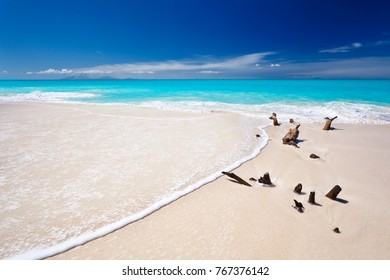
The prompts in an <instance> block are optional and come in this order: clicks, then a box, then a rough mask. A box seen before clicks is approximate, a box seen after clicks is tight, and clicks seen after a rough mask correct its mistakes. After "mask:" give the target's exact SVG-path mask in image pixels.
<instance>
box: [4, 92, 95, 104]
mask: <svg viewBox="0 0 390 280" xmlns="http://www.w3.org/2000/svg"><path fill="white" fill-rule="evenodd" d="M97 96H99V95H98V94H94V93H84V92H64V91H61V92H56V91H45V92H42V91H39V90H35V91H32V92H30V93H27V94H2V95H0V101H41V102H60V101H66V100H69V99H91V98H96V97H97Z"/></svg>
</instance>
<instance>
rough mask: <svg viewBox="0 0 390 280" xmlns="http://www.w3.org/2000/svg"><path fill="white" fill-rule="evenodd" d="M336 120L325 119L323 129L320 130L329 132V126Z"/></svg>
mask: <svg viewBox="0 0 390 280" xmlns="http://www.w3.org/2000/svg"><path fill="white" fill-rule="evenodd" d="M335 119H337V116H336V117H334V118H331V119H329V118H328V117H326V118H325V120H326V122H325V125H324V128H323V129H322V130H330V126H331V125H332V122H333V121H334V120H335Z"/></svg>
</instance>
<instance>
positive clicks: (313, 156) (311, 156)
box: [310, 154, 320, 159]
mask: <svg viewBox="0 0 390 280" xmlns="http://www.w3.org/2000/svg"><path fill="white" fill-rule="evenodd" d="M310 158H314V159H316V158H320V157H319V156H317V155H316V154H311V155H310Z"/></svg>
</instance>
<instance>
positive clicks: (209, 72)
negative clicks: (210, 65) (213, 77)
mask: <svg viewBox="0 0 390 280" xmlns="http://www.w3.org/2000/svg"><path fill="white" fill-rule="evenodd" d="M196 73H199V74H218V73H221V71H214V70H202V71H198V72H196Z"/></svg>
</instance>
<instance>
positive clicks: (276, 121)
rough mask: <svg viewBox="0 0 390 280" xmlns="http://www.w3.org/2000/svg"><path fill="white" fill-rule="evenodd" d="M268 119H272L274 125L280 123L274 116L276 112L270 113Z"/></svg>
mask: <svg viewBox="0 0 390 280" xmlns="http://www.w3.org/2000/svg"><path fill="white" fill-rule="evenodd" d="M269 119H270V120H273V121H274V126H278V125H280V123H278V119H277V118H276V113H272V116H271V117H269Z"/></svg>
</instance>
